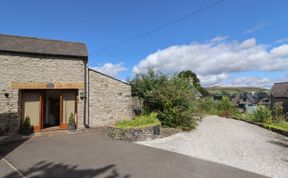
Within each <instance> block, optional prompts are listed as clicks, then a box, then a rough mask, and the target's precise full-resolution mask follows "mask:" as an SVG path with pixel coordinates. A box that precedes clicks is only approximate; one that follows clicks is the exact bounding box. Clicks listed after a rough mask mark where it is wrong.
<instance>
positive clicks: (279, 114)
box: [272, 103, 285, 121]
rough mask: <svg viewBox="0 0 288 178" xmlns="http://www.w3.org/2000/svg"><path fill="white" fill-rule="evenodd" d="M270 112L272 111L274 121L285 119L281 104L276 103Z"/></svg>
mask: <svg viewBox="0 0 288 178" xmlns="http://www.w3.org/2000/svg"><path fill="white" fill-rule="evenodd" d="M272 112H273V118H274V119H275V120H276V121H284V120H285V114H284V110H283V106H282V105H281V104H279V103H276V104H275V105H274V106H273V108H272Z"/></svg>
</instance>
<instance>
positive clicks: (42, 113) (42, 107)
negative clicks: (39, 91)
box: [40, 95, 45, 129]
mask: <svg viewBox="0 0 288 178" xmlns="http://www.w3.org/2000/svg"><path fill="white" fill-rule="evenodd" d="M44 123H45V96H44V95H40V129H44V127H45V126H44Z"/></svg>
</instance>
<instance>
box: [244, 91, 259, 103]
mask: <svg viewBox="0 0 288 178" xmlns="http://www.w3.org/2000/svg"><path fill="white" fill-rule="evenodd" d="M243 99H246V100H249V101H250V103H251V104H256V103H257V101H256V99H255V98H254V97H253V95H252V94H251V93H241V94H240V100H243Z"/></svg>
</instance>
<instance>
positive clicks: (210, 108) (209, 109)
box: [200, 97, 219, 115]
mask: <svg viewBox="0 0 288 178" xmlns="http://www.w3.org/2000/svg"><path fill="white" fill-rule="evenodd" d="M200 105H201V107H202V109H203V110H204V112H205V113H207V114H212V115H217V114H218V113H219V112H218V101H216V100H214V99H213V98H212V97H205V98H203V99H201V100H200Z"/></svg>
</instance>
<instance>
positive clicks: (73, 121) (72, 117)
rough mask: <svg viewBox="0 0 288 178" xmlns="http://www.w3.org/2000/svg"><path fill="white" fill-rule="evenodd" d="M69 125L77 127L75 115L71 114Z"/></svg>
mask: <svg viewBox="0 0 288 178" xmlns="http://www.w3.org/2000/svg"><path fill="white" fill-rule="evenodd" d="M69 125H75V119H74V114H73V113H71V114H70V116H69Z"/></svg>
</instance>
